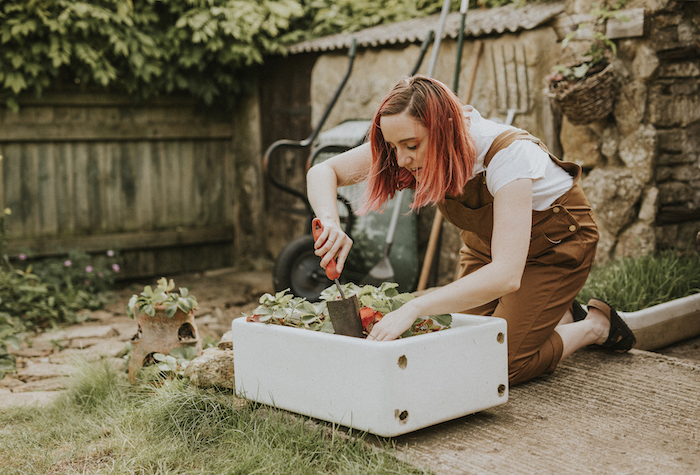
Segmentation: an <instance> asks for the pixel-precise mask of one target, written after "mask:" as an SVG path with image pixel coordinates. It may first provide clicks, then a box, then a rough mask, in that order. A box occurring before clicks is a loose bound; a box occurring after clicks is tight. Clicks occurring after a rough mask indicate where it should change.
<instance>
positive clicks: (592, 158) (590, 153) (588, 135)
mask: <svg viewBox="0 0 700 475" xmlns="http://www.w3.org/2000/svg"><path fill="white" fill-rule="evenodd" d="M561 148H562V152H563V157H562V160H566V161H567V162H574V163H576V164H577V165H580V166H581V167H583V168H594V167H596V166H597V165H599V164H600V159H601V156H602V154H601V151H600V149H601V140H600V137H598V135H597V134H596V133H595V132H594V131H593V130H592V129H591V128H590V127H589V126H587V125H573V124H572V123H571V122H569V120H568V119H566V118H564V121H563V122H562V127H561Z"/></svg>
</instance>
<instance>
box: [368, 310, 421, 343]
mask: <svg viewBox="0 0 700 475" xmlns="http://www.w3.org/2000/svg"><path fill="white" fill-rule="evenodd" d="M416 318H418V317H417V316H415V315H414V312H413V311H412V309H411V308H410V306H408V305H404V306H403V307H401V308H399V309H398V310H394V311H393V312H390V313H387V314H386V315H384V318H382V319H381V320H380V321H378V322H377V323H375V324H374V326H373V327H372V331H371V332H370V334H369V335H368V336H367V339H368V340H380V341H387V340H395V339H396V338H398V337H400V336H401V335H402V334H403V332H405V331H406V330H408V329H409V328H411V325H413V322H415V321H416Z"/></svg>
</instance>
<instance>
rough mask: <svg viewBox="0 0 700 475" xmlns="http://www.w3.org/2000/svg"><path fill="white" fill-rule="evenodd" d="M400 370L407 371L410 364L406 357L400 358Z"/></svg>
mask: <svg viewBox="0 0 700 475" xmlns="http://www.w3.org/2000/svg"><path fill="white" fill-rule="evenodd" d="M398 364H399V368H401V369H406V365H407V364H408V360H407V359H406V355H401V356H399V363H398Z"/></svg>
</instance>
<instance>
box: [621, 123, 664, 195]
mask: <svg viewBox="0 0 700 475" xmlns="http://www.w3.org/2000/svg"><path fill="white" fill-rule="evenodd" d="M655 155H656V129H655V128H654V126H652V125H647V126H641V127H639V128H638V129H637V130H636V131H635V132H634V133H632V134H629V135H627V136H625V137H624V138H623V139H622V140H621V141H620V159H622V161H623V162H624V163H625V165H626V166H627V168H629V169H630V170H631V171H632V173H633V174H634V176H635V177H636V179H637V180H639V181H640V182H642V183H648V182H649V181H650V180H651V178H652V176H653V164H654V156H655Z"/></svg>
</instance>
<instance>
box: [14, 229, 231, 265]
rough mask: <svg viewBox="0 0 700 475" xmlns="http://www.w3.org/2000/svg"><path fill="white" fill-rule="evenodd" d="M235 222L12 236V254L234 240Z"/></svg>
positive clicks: (181, 244) (43, 254)
mask: <svg viewBox="0 0 700 475" xmlns="http://www.w3.org/2000/svg"><path fill="white" fill-rule="evenodd" d="M234 237H235V233H234V228H233V226H216V227H202V228H185V229H183V228H177V229H166V230H162V231H141V232H134V233H116V234H102V235H95V236H68V237H61V238H56V237H53V238H39V239H30V240H26V239H25V240H18V239H14V240H10V241H9V242H8V249H7V252H8V255H9V256H10V257H15V258H16V257H17V256H19V254H20V253H22V252H27V251H29V252H31V253H32V255H33V256H35V257H50V256H58V255H64V254H67V253H68V251H70V250H73V249H78V250H81V251H84V252H104V251H107V250H109V249H113V250H115V251H137V250H149V249H158V248H168V247H178V246H194V245H200V244H214V243H225V242H233V240H234Z"/></svg>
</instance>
